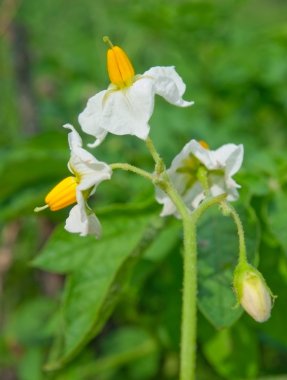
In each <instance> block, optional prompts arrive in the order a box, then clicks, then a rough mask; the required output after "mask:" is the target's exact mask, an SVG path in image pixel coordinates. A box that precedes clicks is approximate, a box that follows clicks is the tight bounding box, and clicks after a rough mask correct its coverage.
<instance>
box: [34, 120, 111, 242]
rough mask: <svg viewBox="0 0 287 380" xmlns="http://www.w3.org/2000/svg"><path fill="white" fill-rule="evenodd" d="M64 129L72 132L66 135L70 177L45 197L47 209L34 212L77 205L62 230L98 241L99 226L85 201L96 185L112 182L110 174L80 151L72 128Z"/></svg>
mask: <svg viewBox="0 0 287 380" xmlns="http://www.w3.org/2000/svg"><path fill="white" fill-rule="evenodd" d="M64 127H65V128H68V129H70V130H71V132H70V133H69V135H68V141H69V146H70V150H71V156H70V160H69V162H68V168H69V170H70V172H71V173H72V174H73V175H72V176H69V177H67V178H65V179H63V180H62V181H61V182H59V183H58V184H57V185H56V186H55V187H54V188H53V189H52V190H51V191H50V192H49V193H48V195H47V196H46V198H45V202H46V205H45V206H43V207H36V209H35V211H41V210H43V209H45V208H48V207H49V208H50V209H51V210H52V211H57V210H60V209H62V208H64V207H67V206H70V205H72V204H74V203H77V204H76V205H75V206H74V207H73V208H72V209H71V211H70V214H69V216H68V218H67V220H66V224H65V229H66V230H67V231H69V232H73V233H79V234H80V235H81V236H86V235H88V234H94V235H96V237H97V238H99V237H100V235H101V224H100V222H99V220H98V218H97V217H96V215H95V214H94V212H93V211H92V210H91V209H90V208H89V206H88V204H87V203H86V200H87V198H88V197H89V196H90V195H91V194H93V193H94V192H95V190H96V187H97V186H98V184H99V183H101V182H102V181H104V180H107V179H110V178H111V175H112V170H111V168H110V166H109V165H108V164H106V163H105V162H101V161H98V160H97V159H96V158H95V157H94V156H93V155H92V154H91V153H89V152H87V151H86V150H85V149H83V148H82V139H81V137H80V135H79V134H78V132H77V131H76V130H75V129H74V127H73V126H72V125H70V124H65V125H64Z"/></svg>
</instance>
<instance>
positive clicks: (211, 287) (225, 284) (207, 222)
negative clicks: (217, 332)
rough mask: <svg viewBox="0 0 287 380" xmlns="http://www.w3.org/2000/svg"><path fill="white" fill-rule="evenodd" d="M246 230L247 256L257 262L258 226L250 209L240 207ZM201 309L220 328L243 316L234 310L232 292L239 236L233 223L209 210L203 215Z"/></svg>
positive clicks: (200, 230)
mask: <svg viewBox="0 0 287 380" xmlns="http://www.w3.org/2000/svg"><path fill="white" fill-rule="evenodd" d="M238 212H239V215H240V217H241V220H242V223H243V227H244V229H245V239H246V246H247V252H248V257H249V260H250V262H251V263H253V262H254V260H255V257H256V253H257V248H258V241H259V226H258V223H257V219H256V217H255V215H254V212H253V211H252V209H251V208H244V207H243V206H241V207H240V208H238ZM198 236H199V243H198V247H199V248H198V250H199V253H198V255H199V263H198V279H199V293H198V300H199V309H200V311H201V312H202V313H203V314H204V315H205V317H206V318H207V319H208V320H209V321H210V322H211V323H212V324H213V325H214V326H215V327H217V328H222V327H227V326H231V325H232V324H233V323H234V322H235V321H236V320H237V319H238V318H239V317H240V315H241V312H242V310H241V308H239V307H235V305H236V299H235V296H234V293H233V291H232V281H233V271H234V268H235V266H236V262H237V259H238V251H239V249H238V236H237V230H236V227H235V225H234V223H233V220H232V219H231V218H229V217H226V216H223V215H221V214H220V212H219V210H218V209H215V208H213V209H210V210H208V212H207V213H206V214H205V215H204V217H203V220H202V222H201V224H200V227H199V231H198Z"/></svg>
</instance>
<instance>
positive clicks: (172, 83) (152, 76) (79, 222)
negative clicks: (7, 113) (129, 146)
mask: <svg viewBox="0 0 287 380" xmlns="http://www.w3.org/2000/svg"><path fill="white" fill-rule="evenodd" d="M105 41H106V42H108V43H109V45H110V47H109V49H108V53H107V68H108V74H109V78H110V81H111V83H110V85H109V86H108V88H107V90H104V91H101V92H99V93H97V94H96V95H94V96H92V97H91V98H90V99H89V100H88V103H87V106H86V108H85V109H84V110H83V112H81V113H80V115H79V123H80V126H81V128H82V130H83V131H84V132H85V133H87V134H89V135H92V136H94V137H95V139H96V140H95V142H94V143H93V144H89V146H90V147H95V146H97V145H99V144H100V143H101V142H102V141H103V140H104V139H105V137H106V135H107V133H108V132H110V133H113V134H116V135H134V136H137V137H138V138H140V139H143V140H146V139H147V137H148V134H149V130H150V126H149V124H148V122H149V120H150V118H151V116H152V113H153V109H154V98H155V95H160V96H162V97H163V98H164V99H166V100H167V101H168V102H169V103H171V104H174V105H176V106H179V107H187V106H190V105H192V104H193V102H187V101H185V100H183V98H182V96H183V94H184V92H185V84H184V83H183V81H182V79H181V77H180V76H179V75H178V74H177V72H176V71H175V68H174V67H152V68H151V69H149V70H147V71H146V72H145V73H144V74H138V75H137V74H135V71H134V68H133V65H132V64H131V62H130V60H129V58H128V56H127V55H126V53H125V52H124V51H123V50H122V49H121V48H120V47H118V46H113V45H112V44H111V42H110V41H109V39H108V38H105ZM64 127H65V128H69V129H70V130H71V132H70V133H69V146H70V150H71V158H70V160H69V163H68V168H69V170H70V172H71V173H72V174H73V176H70V177H67V178H65V179H64V180H62V181H61V182H60V183H58V184H57V185H56V186H55V187H54V188H53V189H52V190H51V191H50V192H49V193H48V195H47V196H46V198H45V202H46V205H45V206H43V207H36V208H35V211H41V210H43V209H45V208H48V207H49V208H50V209H51V210H52V211H57V210H60V209H62V208H64V207H67V206H70V205H72V204H74V203H77V204H76V205H75V206H74V207H73V208H72V209H71V211H70V214H69V217H68V219H67V220H66V224H65V229H66V230H67V231H69V232H72V233H79V234H80V235H81V236H85V235H88V234H94V235H96V237H100V234H101V225H100V222H99V220H98V219H97V217H96V216H95V214H94V212H93V211H92V210H91V209H90V208H89V206H88V205H87V202H86V200H87V198H88V197H89V196H90V195H92V194H93V193H94V192H95V190H96V187H97V186H98V185H99V184H100V183H101V182H102V181H104V180H107V179H110V178H111V175H112V170H111V168H110V166H109V165H108V164H106V163H104V162H100V161H98V160H97V159H96V158H95V157H94V156H93V155H92V154H91V153H89V152H88V151H86V150H85V149H84V148H83V147H82V140H81V137H80V136H79V134H78V133H77V132H76V130H75V129H74V128H73V127H72V126H71V125H69V124H66V125H64Z"/></svg>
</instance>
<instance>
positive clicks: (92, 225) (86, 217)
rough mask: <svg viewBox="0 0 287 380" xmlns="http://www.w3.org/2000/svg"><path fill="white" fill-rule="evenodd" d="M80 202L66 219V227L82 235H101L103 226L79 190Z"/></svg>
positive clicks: (78, 197)
mask: <svg viewBox="0 0 287 380" xmlns="http://www.w3.org/2000/svg"><path fill="white" fill-rule="evenodd" d="M77 202H78V204H77V205H76V206H74V207H73V208H72V209H71V211H70V214H69V216H68V218H67V220H66V224H65V229H66V230H67V231H69V232H72V233H79V234H80V235H81V236H86V235H96V237H97V238H99V237H100V236H101V232H102V227H101V224H100V221H99V220H98V218H97V217H96V215H95V214H94V213H93V212H92V211H91V210H90V209H89V208H88V207H87V205H86V203H85V200H84V198H83V196H82V194H81V192H77Z"/></svg>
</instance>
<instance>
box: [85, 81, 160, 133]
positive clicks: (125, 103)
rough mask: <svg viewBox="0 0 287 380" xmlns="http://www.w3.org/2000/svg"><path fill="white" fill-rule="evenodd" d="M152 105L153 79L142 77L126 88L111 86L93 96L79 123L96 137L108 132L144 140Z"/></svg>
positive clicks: (147, 130) (147, 131)
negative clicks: (115, 88)
mask: <svg viewBox="0 0 287 380" xmlns="http://www.w3.org/2000/svg"><path fill="white" fill-rule="evenodd" d="M153 108H154V90H153V82H152V80H151V79H150V78H143V77H140V78H139V79H137V80H136V81H135V83H133V85H132V86H130V87H127V88H125V89H123V90H114V89H112V88H110V90H107V91H102V92H100V93H99V94H97V95H95V96H93V97H92V98H90V99H89V101H88V104H87V107H86V109H85V110H84V111H83V112H82V113H81V114H80V116H79V123H80V125H81V127H82V129H83V131H84V132H86V133H89V134H91V135H93V136H95V137H96V138H97V139H101V136H102V135H104V134H105V132H104V131H108V132H111V133H114V134H116V135H126V134H131V135H135V136H137V137H139V138H140V139H143V140H145V139H146V138H147V136H148V133H149V128H150V127H149V125H148V121H149V119H150V117H151V115H152V112H153Z"/></svg>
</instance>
